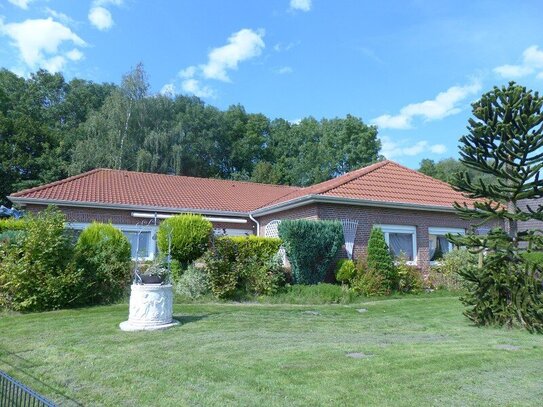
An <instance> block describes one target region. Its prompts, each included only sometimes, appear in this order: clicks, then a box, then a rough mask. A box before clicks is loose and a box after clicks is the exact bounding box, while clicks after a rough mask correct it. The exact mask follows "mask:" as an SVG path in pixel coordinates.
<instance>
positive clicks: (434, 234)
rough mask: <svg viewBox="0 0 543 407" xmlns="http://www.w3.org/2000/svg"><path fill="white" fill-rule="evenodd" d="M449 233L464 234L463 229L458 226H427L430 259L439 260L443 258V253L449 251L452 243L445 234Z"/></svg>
mask: <svg viewBox="0 0 543 407" xmlns="http://www.w3.org/2000/svg"><path fill="white" fill-rule="evenodd" d="M448 233H451V234H458V233H460V234H462V235H463V234H464V233H465V230H464V229H459V228H434V227H431V228H428V235H429V240H430V247H429V250H430V253H429V256H430V261H431V262H432V261H439V260H441V259H442V258H443V255H445V254H446V253H449V252H450V251H451V250H452V249H453V244H452V243H451V242H449V240H448V239H447V237H446V235H447V234H448Z"/></svg>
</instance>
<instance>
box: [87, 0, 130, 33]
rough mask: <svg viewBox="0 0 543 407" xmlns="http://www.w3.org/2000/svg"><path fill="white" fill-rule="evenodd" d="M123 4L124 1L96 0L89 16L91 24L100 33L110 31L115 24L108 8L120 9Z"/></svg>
mask: <svg viewBox="0 0 543 407" xmlns="http://www.w3.org/2000/svg"><path fill="white" fill-rule="evenodd" d="M123 4H124V0H94V1H93V2H92V6H91V8H90V10H89V15H88V17H89V21H90V23H91V24H92V25H93V26H94V27H96V28H97V29H99V30H100V31H107V30H109V29H110V28H111V27H113V25H114V24H115V22H114V21H113V17H112V15H111V12H110V11H109V10H108V9H107V8H106V6H117V7H119V6H122V5H123Z"/></svg>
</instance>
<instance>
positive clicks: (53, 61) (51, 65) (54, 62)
mask: <svg viewBox="0 0 543 407" xmlns="http://www.w3.org/2000/svg"><path fill="white" fill-rule="evenodd" d="M65 64H66V58H64V57H63V56H62V55H57V56H54V57H52V58H49V59H46V60H44V61H43V62H42V64H41V67H42V68H44V69H46V70H48V71H49V72H60V71H62V68H64V65H65Z"/></svg>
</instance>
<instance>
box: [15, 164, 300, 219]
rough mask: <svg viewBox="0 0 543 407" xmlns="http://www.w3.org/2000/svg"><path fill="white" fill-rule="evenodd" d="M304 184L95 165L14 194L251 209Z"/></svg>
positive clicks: (149, 204) (192, 206)
mask: <svg viewBox="0 0 543 407" xmlns="http://www.w3.org/2000/svg"><path fill="white" fill-rule="evenodd" d="M297 189H299V188H296V187H289V186H282V185H267V184H257V183H253V182H240V181H228V180H219V179H211V178H194V177H184V176H178V175H165V174H151V173H143V172H133V171H123V170H110V169H96V170H92V171H89V172H85V173H83V174H80V175H76V176H75V177H70V178H67V179H64V180H60V181H57V182H53V183H51V184H47V185H43V186H39V187H36V188H32V189H27V190H24V191H21V192H17V193H15V194H13V195H11V197H13V198H31V199H40V200H51V201H70V202H86V203H90V204H115V205H131V206H142V207H157V208H170V209H173V208H175V209H197V210H211V211H227V212H250V211H252V210H254V209H257V208H260V207H261V206H264V205H265V204H267V203H268V202H270V201H274V200H276V199H278V198H280V197H281V196H283V195H287V194H289V193H291V192H293V191H295V190H297Z"/></svg>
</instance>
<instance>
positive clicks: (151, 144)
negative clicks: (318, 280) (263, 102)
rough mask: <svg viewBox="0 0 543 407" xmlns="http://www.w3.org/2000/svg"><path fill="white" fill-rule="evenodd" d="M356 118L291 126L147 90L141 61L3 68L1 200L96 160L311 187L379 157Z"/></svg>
mask: <svg viewBox="0 0 543 407" xmlns="http://www.w3.org/2000/svg"><path fill="white" fill-rule="evenodd" d="M380 147H381V145H380V141H379V139H378V138H377V129H376V128H375V127H374V126H368V125H366V124H365V123H364V122H363V121H362V120H361V119H360V118H358V117H355V116H351V115H347V116H346V117H344V118H334V119H322V120H316V119H314V118H312V117H307V118H304V119H302V120H301V121H300V122H299V123H296V124H293V123H291V122H289V121H287V120H284V119H274V120H270V119H269V118H268V117H266V116H265V115H263V114H253V113H247V112H246V111H245V109H244V107H243V106H241V105H233V106H230V107H229V108H228V109H226V110H224V111H221V110H219V109H217V108H215V107H213V106H210V105H206V104H205V103H204V102H203V101H201V100H200V99H198V98H196V97H188V96H175V97H173V96H163V95H152V94H150V92H149V84H148V81H147V77H146V73H145V71H144V69H143V67H142V65H138V66H137V67H136V68H135V69H133V70H132V71H131V72H129V73H127V74H126V75H125V76H124V77H123V78H122V81H121V84H120V85H115V84H111V83H101V84H100V83H94V82H90V81H86V80H82V79H72V80H70V81H66V80H65V78H64V77H63V75H62V74H60V73H56V74H50V73H48V72H46V71H38V72H36V73H34V74H32V75H31V76H30V77H29V78H26V79H25V78H21V77H18V76H17V75H15V74H14V73H12V72H10V71H8V70H5V69H4V70H0V183H1V184H0V199H1V203H2V204H7V203H8V202H7V200H6V196H7V195H9V194H10V193H12V192H14V191H17V190H20V189H23V188H26V187H31V186H35V185H38V184H41V183H45V182H50V181H54V180H57V179H60V178H63V177H66V176H69V175H74V174H79V173H81V172H83V171H87V170H89V169H92V168H96V167H107V168H118V169H128V170H136V171H148V172H160V173H171V174H181V175H191V176H200V177H218V178H229V179H238V180H252V181H255V182H266V183H277V184H290V185H302V186H305V185H310V184H313V183H316V182H320V181H324V180H326V179H329V178H332V177H334V176H337V175H339V174H343V173H345V172H347V171H350V170H352V169H354V168H359V167H361V166H364V165H367V164H370V163H372V162H374V161H376V160H378V159H380V157H379V150H380Z"/></svg>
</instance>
